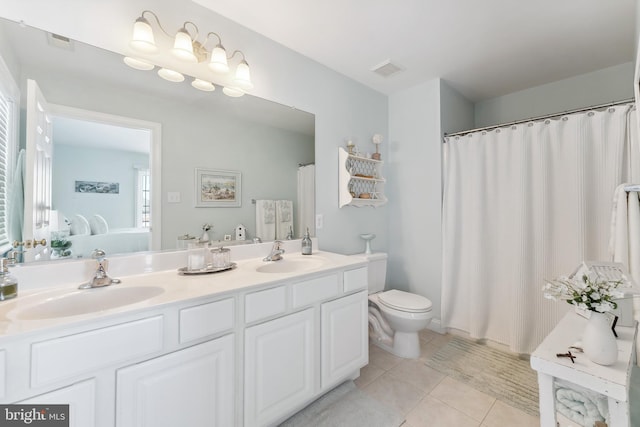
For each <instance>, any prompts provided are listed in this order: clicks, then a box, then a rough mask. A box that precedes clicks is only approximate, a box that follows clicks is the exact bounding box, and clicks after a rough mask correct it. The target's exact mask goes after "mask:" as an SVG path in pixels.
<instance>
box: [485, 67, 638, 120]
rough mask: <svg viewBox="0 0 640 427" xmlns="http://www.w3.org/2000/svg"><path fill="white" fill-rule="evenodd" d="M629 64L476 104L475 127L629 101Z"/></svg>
mask: <svg viewBox="0 0 640 427" xmlns="http://www.w3.org/2000/svg"><path fill="white" fill-rule="evenodd" d="M634 69H635V65H634V63H633V62H627V63H624V64H620V65H616V66H613V67H608V68H604V69H602V70H597V71H593V72H591V73H586V74H581V75H578V76H574V77H570V78H568V79H564V80H559V81H557V82H553V83H548V84H545V85H540V86H536V87H532V88H529V89H525V90H521V91H518V92H514V93H510V94H507V95H504V96H500V97H497V98H492V99H487V100H485V101H480V102H477V103H476V105H475V127H483V126H491V125H496V124H502V123H507V122H511V121H515V120H523V119H527V118H531V117H537V116H543V115H546V114H554V113H559V112H562V111H567V110H573V109H576V108H583V107H588V106H591V105H599V104H604V103H608V102H612V101H620V100H624V99H629V98H633V74H634Z"/></svg>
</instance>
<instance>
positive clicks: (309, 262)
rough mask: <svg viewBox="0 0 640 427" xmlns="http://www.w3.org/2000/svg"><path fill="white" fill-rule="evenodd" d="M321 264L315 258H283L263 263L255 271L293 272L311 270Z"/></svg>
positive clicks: (321, 262) (320, 261)
mask: <svg viewBox="0 0 640 427" xmlns="http://www.w3.org/2000/svg"><path fill="white" fill-rule="evenodd" d="M322 264H324V262H323V261H322V260H320V259H317V258H309V259H304V258H298V259H295V258H294V259H290V258H284V259H282V260H280V261H271V262H268V263H265V264H263V265H261V266H259V267H258V268H256V271H257V272H259V273H295V272H301V271H307V270H313V269H314V268H318V267H320V266H322Z"/></svg>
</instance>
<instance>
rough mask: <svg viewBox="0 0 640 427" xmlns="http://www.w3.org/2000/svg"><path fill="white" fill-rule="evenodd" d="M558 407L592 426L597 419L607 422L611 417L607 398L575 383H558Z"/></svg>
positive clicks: (563, 413) (569, 416)
mask: <svg viewBox="0 0 640 427" xmlns="http://www.w3.org/2000/svg"><path fill="white" fill-rule="evenodd" d="M556 409H557V410H558V412H560V413H561V414H562V415H564V416H565V417H567V418H569V419H570V420H571V421H574V422H576V423H578V424H580V425H581V426H589V427H591V426H593V425H594V424H595V423H596V421H604V422H607V421H608V420H607V418H609V409H608V406H607V398H606V397H605V396H604V395H601V394H598V393H595V392H591V391H589V390H587V389H585V388H582V387H580V386H576V385H575V384H571V385H569V384H568V383H558V388H557V389H556Z"/></svg>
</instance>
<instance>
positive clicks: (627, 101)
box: [443, 98, 635, 143]
mask: <svg viewBox="0 0 640 427" xmlns="http://www.w3.org/2000/svg"><path fill="white" fill-rule="evenodd" d="M634 101H635V100H634V99H633V98H629V99H623V100H621V101H613V102H609V103H606V104H600V105H592V106H590V107H583V108H576V109H575V110H568V111H563V112H561V113H553V114H547V115H544V116H538V117H532V118H529V119H524V120H516V121H513V122H507V123H502V124H499V125H493V126H486V127H483V128H477V129H471V130H463V131H460V132H454V133H445V134H444V136H445V138H447V137H450V136H461V135H467V134H470V133H474V132H480V131H483V130H493V129H497V128H503V127H507V126H514V125H519V124H522V123H529V122H536V121H540V120H545V119H552V118H555V117H561V116H566V115H567V114H574V113H581V112H583V111H590V110H598V109H600V108H606V107H613V106H615V105H622V104H628V103H630V102H634ZM446 142H447V141H443V143H446Z"/></svg>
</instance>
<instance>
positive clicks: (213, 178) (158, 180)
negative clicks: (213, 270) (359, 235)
mask: <svg viewBox="0 0 640 427" xmlns="http://www.w3.org/2000/svg"><path fill="white" fill-rule="evenodd" d="M0 36H1V37H2V38H3V40H4V42H3V43H0V55H1V56H2V58H3V59H4V61H5V62H6V63H7V64H8V66H9V69H10V70H11V71H12V74H13V77H14V79H15V81H16V83H17V84H18V86H19V87H20V90H21V93H22V98H21V114H22V116H23V117H22V123H21V138H20V139H21V145H22V147H23V148H27V147H26V145H27V144H29V138H28V137H27V136H26V134H27V131H28V129H26V128H27V126H28V124H27V120H26V116H27V113H26V111H27V110H28V105H27V104H28V100H27V86H28V85H27V81H28V80H33V81H35V82H36V83H37V86H38V87H39V89H40V92H41V93H42V96H43V97H44V98H46V101H47V103H48V104H49V107H50V114H51V117H52V130H53V134H52V141H53V154H52V158H51V163H52V166H51V172H52V177H51V182H52V186H51V206H50V207H51V208H52V209H51V212H49V213H47V214H46V215H44V216H43V217H44V218H46V221H45V222H46V223H47V224H48V225H49V226H50V230H51V231H53V232H54V235H53V237H54V238H55V237H57V236H59V235H60V236H64V234H65V232H66V230H67V229H68V230H69V233H71V236H76V237H75V238H74V239H75V240H76V241H75V243H73V242H72V246H71V247H70V248H69V251H68V252H58V254H57V255H56V257H60V258H69V257H70V258H76V257H79V256H82V257H86V256H87V251H90V250H92V249H94V248H95V247H101V246H105V248H102V247H101V248H102V249H105V250H106V251H107V252H108V253H109V252H110V253H111V254H114V253H124V252H135V251H141V250H150V249H155V250H169V249H175V248H176V247H179V246H180V239H181V238H182V237H184V236H185V235H189V236H194V237H200V236H201V235H202V233H203V226H204V225H205V224H209V225H210V226H211V228H210V229H209V231H208V235H209V237H210V239H211V240H212V241H218V240H220V241H225V239H227V240H228V239H231V242H227V244H229V243H230V244H234V243H237V242H234V240H235V237H236V234H235V230H236V228H237V226H238V225H243V226H244V227H246V233H245V239H246V240H249V241H250V240H251V239H252V238H253V237H260V238H262V239H263V240H271V239H273V238H278V237H282V235H280V236H278V235H275V236H274V235H270V232H271V231H270V227H266V229H267V231H266V232H265V231H263V232H264V233H266V234H267V235H264V236H261V235H259V233H260V230H256V228H257V227H260V222H264V221H265V220H264V218H262V217H261V215H264V212H262V208H260V209H258V215H259V218H258V219H259V221H256V207H257V206H262V205H263V204H262V203H261V201H271V200H273V201H279V200H285V201H290V202H291V205H290V206H291V209H292V210H291V213H292V217H287V218H288V219H289V222H290V227H288V228H289V230H288V231H291V232H292V234H293V237H300V236H301V235H302V234H303V233H304V229H305V228H306V226H305V224H303V223H301V222H300V219H301V218H299V216H300V215H299V212H300V210H301V209H302V208H303V207H304V209H303V210H306V212H307V217H310V215H309V204H310V203H311V206H313V200H315V193H314V186H313V185H312V186H311V187H309V186H308V185H307V186H306V187H305V188H302V187H300V185H301V184H299V180H300V176H302V179H304V175H305V172H306V175H309V171H310V170H311V173H312V175H311V176H312V177H313V166H311V167H308V166H306V165H313V163H314V161H315V158H314V156H315V148H314V116H313V115H312V114H309V113H306V112H303V111H299V110H296V109H293V108H290V107H287V106H283V105H280V104H276V103H273V102H270V101H267V100H264V99H260V98H257V97H253V96H250V95H245V96H243V97H241V98H230V97H227V96H225V95H224V94H223V93H222V90H221V89H220V88H218V90H216V91H214V92H202V91H198V90H196V89H194V88H193V87H191V85H190V84H189V82H190V81H191V80H190V79H189V78H188V77H187V79H186V80H185V81H184V82H182V83H170V82H167V81H165V80H163V79H161V78H160V77H159V76H158V75H157V74H156V73H155V72H154V71H137V70H133V69H131V68H129V67H127V66H126V65H125V64H124V62H123V61H122V57H121V56H120V55H118V54H115V53H113V52H108V51H105V50H102V49H98V48H95V47H93V46H89V45H86V44H83V43H80V42H77V41H74V40H66V39H65V38H64V37H60V36H57V35H52V34H49V33H46V32H44V31H41V30H39V29H35V28H30V27H26V26H23V25H20V24H17V23H14V22H11V21H7V20H0ZM154 164H155V165H156V166H157V165H159V164H161V167H160V168H156V169H154ZM304 169H307V170H306V171H305V170H304ZM198 171H200V174H198ZM202 171H204V172H205V178H203V177H202ZM227 177H231V178H233V177H241V179H238V181H237V185H238V188H237V190H238V191H237V194H238V200H237V203H235V204H234V205H233V206H230V207H226V206H225V204H224V203H218V204H215V203H213V204H209V205H208V204H206V203H205V204H203V203H198V201H197V200H198V192H199V191H203V190H202V189H203V186H207V191H210V192H213V191H214V188H215V191H218V190H219V188H218V187H219V186H224V185H225V182H226V181H225V180H226V179H227ZM159 184H160V188H158V187H159ZM302 185H305V184H302ZM159 189H160V191H158V190H159ZM145 192H146V193H145ZM145 195H147V196H148V195H152V197H153V200H148V199H145ZM158 199H159V200H158ZM216 200H217V199H216ZM256 201H257V203H256ZM203 205H204V206H206V207H202V206H203ZM303 205H304V206H303ZM154 206H155V212H154V210H153V207H154ZM267 206H269V205H267ZM283 206H285V207H287V206H288V205H287V204H286V203H285V204H284V205H283ZM149 213H150V215H149ZM312 214H313V207H311V216H312ZM83 219H86V220H87V221H86V222H87V223H88V228H87V226H86V225H84V224H83V222H84V221H83ZM266 221H267V222H269V219H268V218H267V220H266ZM289 222H287V223H286V225H287V226H289ZM257 223H258V225H257ZM263 225H264V224H263ZM150 229H151V230H153V233H149V230H150ZM60 230H61V231H60ZM312 231H313V229H312ZM151 234H153V236H154V238H155V240H154V241H153V242H152V243H149V241H150V239H149V237H150V236H151ZM287 234H290V233H287ZM79 236H84V237H79ZM31 237H35V236H26V235H25V236H22V238H23V239H29V238H31ZM71 240H72V239H71Z"/></svg>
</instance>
